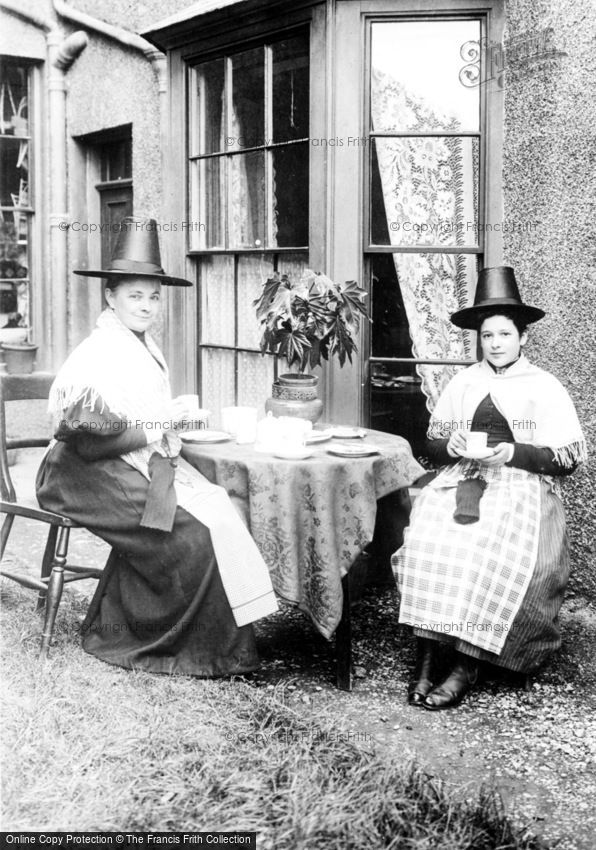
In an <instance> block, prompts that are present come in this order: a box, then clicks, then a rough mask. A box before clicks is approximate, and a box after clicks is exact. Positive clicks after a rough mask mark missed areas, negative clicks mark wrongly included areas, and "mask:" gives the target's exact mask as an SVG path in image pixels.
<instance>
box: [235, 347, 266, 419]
mask: <svg viewBox="0 0 596 850" xmlns="http://www.w3.org/2000/svg"><path fill="white" fill-rule="evenodd" d="M274 359H275V358H273V357H271V356H270V355H262V354H247V353H246V352H244V351H240V352H239V353H238V404H240V405H247V406H248V407H257V408H258V409H259V418H261V417H262V416H264V415H265V400H266V399H268V398H270V396H271V385H272V383H273V379H274V374H273V364H274Z"/></svg>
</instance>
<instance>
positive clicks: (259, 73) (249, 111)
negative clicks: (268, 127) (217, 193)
mask: <svg viewBox="0 0 596 850" xmlns="http://www.w3.org/2000/svg"><path fill="white" fill-rule="evenodd" d="M232 80H233V82H232V117H231V121H232V123H231V126H230V127H229V131H230V132H229V133H228V136H229V137H230V140H233V141H234V143H235V145H237V146H238V147H240V148H249V147H254V146H255V145H262V144H264V143H265V53H264V50H263V48H262V47H259V48H257V49H256V50H247V51H246V52H245V53H238V54H237V55H236V56H233V57H232ZM228 147H229V148H233V147H234V144H231V145H228Z"/></svg>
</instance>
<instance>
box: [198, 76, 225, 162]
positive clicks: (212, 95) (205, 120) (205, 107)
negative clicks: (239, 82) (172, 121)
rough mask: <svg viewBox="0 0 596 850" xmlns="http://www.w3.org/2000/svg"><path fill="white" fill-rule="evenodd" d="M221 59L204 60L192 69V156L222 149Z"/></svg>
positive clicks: (223, 133) (222, 94) (223, 134)
mask: <svg viewBox="0 0 596 850" xmlns="http://www.w3.org/2000/svg"><path fill="white" fill-rule="evenodd" d="M224 79H225V65H224V60H223V59H214V60H213V61H212V62H203V63H202V64H201V65H197V67H196V68H195V69H194V70H193V76H192V89H191V142H190V150H191V155H197V154H206V153H215V152H217V151H221V150H224V149H225V148H224V146H223V142H224V138H225V135H226V127H225V123H224Z"/></svg>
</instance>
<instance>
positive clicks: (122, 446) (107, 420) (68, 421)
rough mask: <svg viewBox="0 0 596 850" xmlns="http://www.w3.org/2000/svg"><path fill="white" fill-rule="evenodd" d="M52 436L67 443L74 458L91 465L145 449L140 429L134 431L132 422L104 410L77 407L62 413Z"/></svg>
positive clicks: (143, 435) (145, 440)
mask: <svg viewBox="0 0 596 850" xmlns="http://www.w3.org/2000/svg"><path fill="white" fill-rule="evenodd" d="M98 406H101V405H98ZM54 436H55V438H56V439H57V440H61V441H62V442H65V443H71V444H72V445H73V446H74V448H75V449H76V452H77V454H79V455H80V456H81V457H82V458H83V459H84V460H91V461H92V460H101V459H102V458H112V457H119V455H123V454H126V453H127V452H131V451H134V449H138V448H141V446H146V445H147V435H146V434H145V432H144V431H143V430H142V428H135V427H134V423H133V422H130V421H129V420H126V419H122V418H121V417H120V416H117V415H116V414H115V413H112V412H111V411H110V410H108V409H107V408H106V407H104V409H103V410H102V412H101V413H99V412H98V411H97V410H89V409H88V408H83V407H82V405H81V404H80V403H78V404H74V405H72V406H71V407H69V408H68V409H67V410H66V411H65V412H64V413H63V416H62V419H61V420H60V423H59V425H58V428H57V430H56V433H55V434H54Z"/></svg>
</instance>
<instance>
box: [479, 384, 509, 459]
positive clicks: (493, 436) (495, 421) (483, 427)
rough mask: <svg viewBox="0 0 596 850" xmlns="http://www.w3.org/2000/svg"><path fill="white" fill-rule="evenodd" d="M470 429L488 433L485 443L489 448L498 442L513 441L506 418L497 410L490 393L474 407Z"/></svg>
mask: <svg viewBox="0 0 596 850" xmlns="http://www.w3.org/2000/svg"><path fill="white" fill-rule="evenodd" d="M471 430H472V431H483V432H484V433H485V434H488V438H487V443H488V447H489V448H491V449H492V448H494V447H495V446H496V445H498V444H499V443H513V442H514V439H513V433H512V431H511V428H510V427H509V425H508V424H507V420H506V419H505V417H504V416H503V414H502V413H500V412H499V411H498V410H497V408H496V407H495V404H494V402H493V400H492V398H491V397H490V395H486V396H485V398H483V399H482V401H481V402H480V404H479V405H478V407H477V408H476V412H475V413H474V417H473V419H472V428H471Z"/></svg>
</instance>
